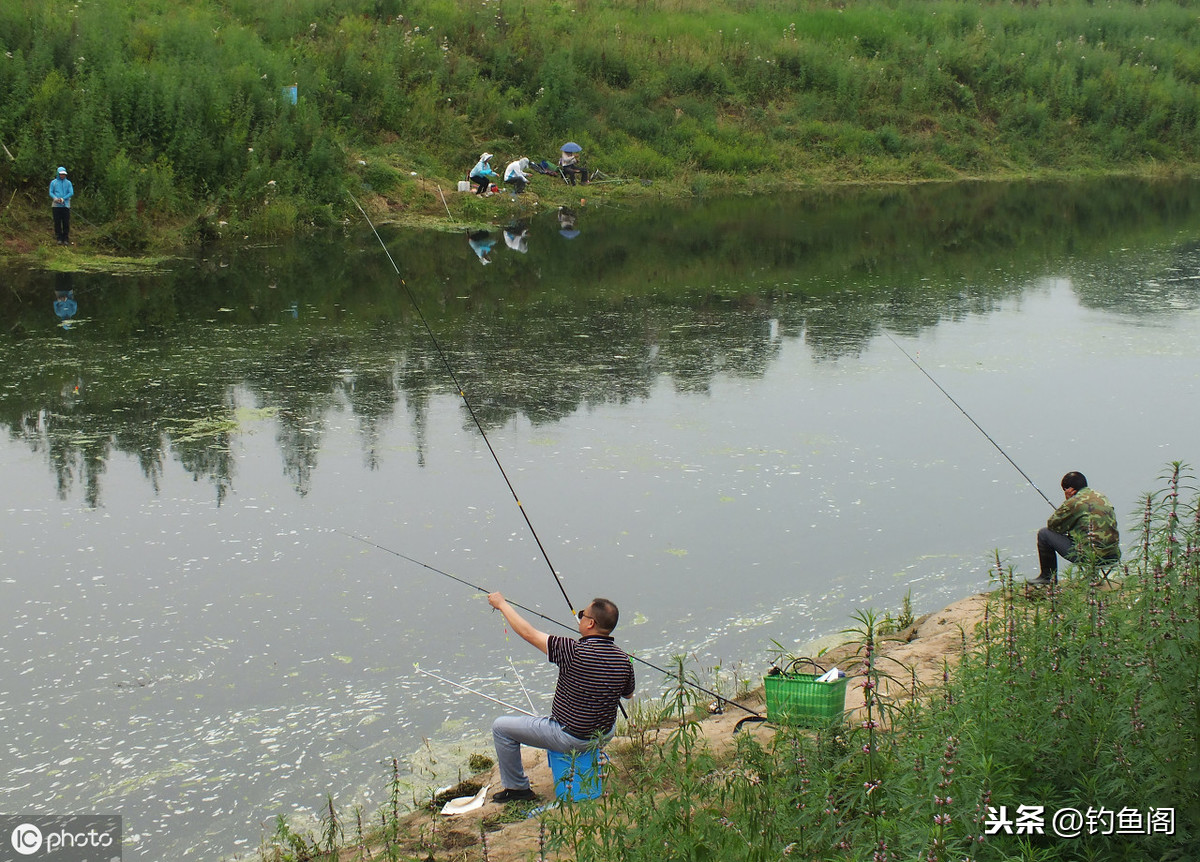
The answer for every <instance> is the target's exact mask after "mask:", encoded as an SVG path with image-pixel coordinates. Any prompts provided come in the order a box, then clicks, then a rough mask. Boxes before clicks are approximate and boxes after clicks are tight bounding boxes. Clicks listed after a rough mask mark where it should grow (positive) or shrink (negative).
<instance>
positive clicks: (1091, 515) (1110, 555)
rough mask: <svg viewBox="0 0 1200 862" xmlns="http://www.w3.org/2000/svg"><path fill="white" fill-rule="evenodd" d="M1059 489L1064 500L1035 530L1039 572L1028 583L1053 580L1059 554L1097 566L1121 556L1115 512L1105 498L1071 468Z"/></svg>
mask: <svg viewBox="0 0 1200 862" xmlns="http://www.w3.org/2000/svg"><path fill="white" fill-rule="evenodd" d="M1062 489H1063V495H1064V496H1065V497H1066V499H1065V500H1064V501H1063V504H1062V505H1061V506H1059V507H1058V508H1057V509H1055V510H1054V514H1053V515H1051V516H1050V520H1048V521H1046V526H1044V527H1042V529H1040V530H1038V534H1037V550H1038V563H1039V565H1040V568H1041V572H1040V574H1039V575H1038V577H1037V579H1036V580H1033V581H1030V582H1029V583H1031V584H1035V585H1045V584H1052V583H1056V582H1057V581H1058V557H1059V556H1062V557H1063V558H1065V559H1067V560H1070V561H1071V562H1072V563H1077V562H1088V561H1094V562H1095V563H1096V564H1098V565H1111V564H1112V563H1115V562H1117V561H1118V560H1119V559H1121V537H1120V535H1118V533H1117V515H1116V512H1115V511H1114V510H1113V506H1112V503H1110V502H1108V498H1107V497H1105V496H1104V495H1103V494H1101V493H1100V492H1099V491H1093V490H1092V489H1091V488H1089V487H1088V484H1087V479H1086V478H1084V475H1083V474H1082V473H1079V472H1076V471H1074V470H1073V471H1071V472H1070V473H1068V474H1067V475H1065V476H1063V478H1062Z"/></svg>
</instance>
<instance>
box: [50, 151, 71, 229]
mask: <svg viewBox="0 0 1200 862" xmlns="http://www.w3.org/2000/svg"><path fill="white" fill-rule="evenodd" d="M74 196H75V187H74V186H73V185H71V181H70V180H69V179H67V169H66V168H59V169H58V176H57V177H55V178H54V179H52V180H51V181H50V212H51V214H53V216H54V238H55V239H56V240H58V244H59V245H70V244H71V198H73V197H74Z"/></svg>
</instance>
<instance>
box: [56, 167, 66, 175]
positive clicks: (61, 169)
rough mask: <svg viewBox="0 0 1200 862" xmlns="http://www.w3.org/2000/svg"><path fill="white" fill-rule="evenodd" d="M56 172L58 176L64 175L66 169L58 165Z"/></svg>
mask: <svg viewBox="0 0 1200 862" xmlns="http://www.w3.org/2000/svg"><path fill="white" fill-rule="evenodd" d="M58 172H59V173H60V174H65V173H66V172H67V169H66V168H64V167H62V165H59V168H58Z"/></svg>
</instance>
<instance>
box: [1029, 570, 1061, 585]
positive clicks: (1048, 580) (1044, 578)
mask: <svg viewBox="0 0 1200 862" xmlns="http://www.w3.org/2000/svg"><path fill="white" fill-rule="evenodd" d="M1025 583H1027V584H1029V586H1031V587H1048V586H1051V585H1052V584H1053V583H1054V578H1053V577H1052V576H1050V575H1047V574H1046V573H1045V572H1042V573H1041V574H1040V575H1038V576H1037V577H1036V578H1034V579H1033V580H1032V581H1026V582H1025Z"/></svg>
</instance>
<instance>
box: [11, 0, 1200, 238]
mask: <svg viewBox="0 0 1200 862" xmlns="http://www.w3.org/2000/svg"><path fill="white" fill-rule="evenodd" d="M0 50H2V51H3V56H2V57H0V93H3V94H4V98H3V99H2V100H0V144H3V149H2V150H0V194H2V195H3V200H0V206H3V207H4V210H3V211H2V212H0V232H2V233H3V234H4V235H5V236H6V238H7V239H8V242H7V247H8V249H9V250H10V251H11V250H13V249H14V248H20V247H21V246H20V243H19V242H17V238H18V237H19V236H20V235H21V234H22V233H28V232H30V231H35V230H36V231H39V232H40V233H39V238H40V235H41V234H45V235H46V239H47V240H48V238H49V228H48V227H47V226H46V225H43V224H42V222H43V221H44V222H46V223H47V224H48V222H49V214H48V213H46V212H44V210H43V207H47V208H48V206H47V204H48V201H47V197H48V196H47V194H46V187H47V186H48V183H49V181H50V179H51V178H52V175H53V171H54V168H55V167H56V166H57V165H59V164H66V165H68V166H69V168H70V172H71V179H72V180H73V182H74V184H75V187H76V197H77V207H78V210H77V213H76V217H77V218H82V219H84V220H85V221H84V222H83V224H82V225H80V224H79V222H76V224H77V226H81V227H84V228H85V229H86V230H87V232H88V241H89V242H90V243H93V244H94V245H95V246H96V247H98V248H112V249H123V250H134V251H137V250H140V249H143V248H145V247H146V245H147V244H148V243H153V242H157V241H161V240H163V239H164V238H166V237H182V238H184V239H197V238H203V237H205V236H209V235H212V234H214V233H215V231H216V229H217V226H218V225H219V224H220V223H221V222H222V221H224V222H228V223H229V224H230V225H231V226H232V227H235V228H237V229H238V230H239V231H244V232H245V233H247V234H255V235H260V236H261V235H264V234H270V233H278V232H286V231H290V230H293V229H296V228H297V227H300V226H303V225H306V224H321V223H329V222H331V221H333V220H335V219H337V218H339V217H340V216H342V215H344V214H345V213H346V211H347V210H348V208H349V207H350V204H349V202H348V201H347V199H346V196H345V193H344V192H345V190H346V189H351V190H354V191H355V193H360V192H361V193H364V194H366V195H368V196H370V195H372V194H374V195H377V196H379V200H377V201H376V203H377V204H379V203H385V202H386V203H387V204H388V205H389V206H390V207H391V208H393V209H409V210H413V211H417V212H419V211H421V210H422V209H424V210H426V211H428V212H434V211H435V210H434V209H432V208H434V207H436V209H437V211H440V210H441V203H440V201H439V200H438V198H437V197H436V194H435V193H433V191H432V190H433V189H434V188H436V186H437V185H439V184H440V185H442V186H443V187H452V186H453V183H454V181H456V180H458V179H460V178H464V177H465V173H466V171H467V170H468V169H469V168H470V166H471V165H472V164H473V162H474V160H475V159H476V158H477V156H478V154H479V153H480V151H482V150H487V151H490V152H493V153H496V154H497V155H496V159H495V160H494V162H495V163H496V164H497V166H499V167H502V166H503V164H504V163H505V162H506V161H507V160H509V159H510V158H515V157H516V156H519V155H528V156H530V157H532V158H534V159H538V158H550V159H553V158H554V157H555V155H556V154H557V150H558V147H559V145H560V144H561V143H562V142H563V141H565V140H567V139H568V138H569V139H573V140H575V141H578V142H579V143H580V144H582V145H583V147H584V149H585V153H586V155H587V157H588V160H589V161H590V162H591V163H592V164H593V166H595V167H599V168H601V169H602V170H604V171H605V173H606V174H608V175H609V176H611V177H618V178H624V179H626V180H630V181H633V180H638V181H640V182H629V183H627V184H626V185H625V186H624V187H623V188H624V189H638V190H641V189H644V188H646V185H647V184H648V185H649V188H650V190H651V191H652V192H654V193H671V194H675V193H682V194H703V193H705V192H709V191H716V190H753V189H762V188H767V187H771V186H779V185H787V184H807V183H814V182H824V181H837V180H911V179H937V178H954V177H959V176H964V175H970V176H981V175H991V176H996V175H1030V174H1045V173H1062V172H1080V171H1086V172H1094V171H1133V170H1139V171H1140V170H1145V169H1147V167H1148V166H1149V167H1151V169H1154V170H1163V169H1179V168H1185V169H1186V168H1188V167H1190V166H1192V165H1195V164H1196V163H1197V162H1198V161H1200V134H1198V132H1200V128H1198V121H1200V90H1198V89H1197V84H1198V83H1200V27H1198V26H1197V12H1196V10H1195V8H1194V7H1193V6H1192V4H1190V3H1187V2H1182V0H1181V2H1160V0H1147V2H1144V3H1133V2H1123V0H1122V2H1108V3H1100V2H1090V0H1059V2H1054V3H1044V4H1039V3H1036V2H1033V3H1028V4H1013V3H1009V2H994V3H993V2H956V0H861V2H854V0H852V2H800V3H795V2H787V3H784V2H777V0H740V2H732V3H712V2H701V0H615V2H605V3H598V2H595V0H524V2H515V0H470V2H466V0H183V2H180V0H77V2H74V3H70V4H55V3H46V2H44V0H6V2H5V3H3V4H2V5H0ZM291 85H295V86H296V94H297V96H298V98H297V99H296V101H295V103H294V104H293V103H292V101H291V99H290V98H288V97H287V93H286V92H285V89H284V88H286V87H289V86H291ZM613 188H615V186H614V187H613ZM465 203H466V204H467V205H468V207H467V210H468V211H467V215H468V216H478V217H479V218H486V217H487V213H488V207H489V206H496V205H497V204H496V203H495V202H489V201H485V200H478V201H468V202H465ZM174 231H179V232H181V233H172V232H174ZM39 241H40V239H39ZM26 250H27V249H26Z"/></svg>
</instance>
